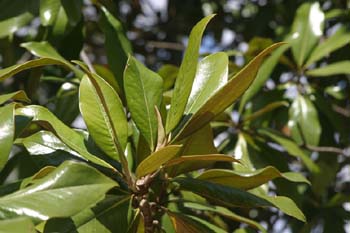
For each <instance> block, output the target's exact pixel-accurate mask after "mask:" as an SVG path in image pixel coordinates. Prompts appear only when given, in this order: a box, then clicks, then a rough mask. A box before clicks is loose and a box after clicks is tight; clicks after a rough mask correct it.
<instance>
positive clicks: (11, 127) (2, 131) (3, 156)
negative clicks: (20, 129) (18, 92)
mask: <svg viewBox="0 0 350 233" xmlns="http://www.w3.org/2000/svg"><path fill="white" fill-rule="evenodd" d="M14 107H15V106H14V104H9V105H6V106H4V107H0V116H1V121H0V148H1V149H0V171H1V170H2V168H3V167H4V166H5V164H6V162H7V160H8V157H9V155H10V152H11V148H12V143H13V139H14V134H15V124H14V121H15V120H14Z"/></svg>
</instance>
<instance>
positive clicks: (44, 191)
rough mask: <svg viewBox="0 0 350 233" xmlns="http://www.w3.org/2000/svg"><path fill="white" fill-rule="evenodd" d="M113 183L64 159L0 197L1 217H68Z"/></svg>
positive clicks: (88, 168) (83, 166)
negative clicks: (57, 165) (39, 176)
mask: <svg viewBox="0 0 350 233" xmlns="http://www.w3.org/2000/svg"><path fill="white" fill-rule="evenodd" d="M114 186H117V183H116V182H114V181H113V180H111V179H109V178H108V177H106V176H104V175H103V174H102V173H100V172H98V171H97V170H96V169H94V168H92V167H90V166H88V165H86V164H83V163H74V162H64V163H63V164H62V165H61V166H59V167H58V168H57V169H56V170H55V171H53V172H51V173H50V174H48V175H47V176H45V177H44V178H41V179H40V180H37V181H36V182H35V184H33V185H30V186H28V187H27V188H24V189H21V190H19V191H17V192H14V193H12V194H10V195H6V196H3V197H1V198H0V213H1V216H2V218H5V217H15V216H27V217H29V218H31V219H32V220H34V221H42V220H47V219H48V218H52V217H70V216H72V215H75V214H77V213H78V212H80V211H81V210H83V209H85V208H86V207H89V206H91V205H93V204H95V203H97V202H98V201H100V200H101V199H103V197H104V196H105V193H106V192H107V191H108V190H110V189H111V188H112V187H114ZM86 193H88V194H89V195H86ZM82 197H84V198H82Z"/></svg>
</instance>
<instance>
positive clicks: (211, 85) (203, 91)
mask: <svg viewBox="0 0 350 233" xmlns="http://www.w3.org/2000/svg"><path fill="white" fill-rule="evenodd" d="M227 79H228V57H227V55H226V53H223V52H220V53H214V54H211V55H209V56H207V57H205V58H204V59H203V60H201V61H200V62H199V63H198V67H197V73H196V76H195V78H194V81H193V85H192V90H191V94H190V97H189V99H188V102H187V105H186V109H185V117H186V116H191V115H193V114H195V113H196V112H197V111H198V109H199V108H200V107H201V106H203V104H204V103H205V102H206V101H207V100H208V99H209V98H210V97H211V96H212V95H213V94H214V93H215V92H216V91H217V90H218V89H219V88H220V87H222V86H223V85H225V84H226V82H227Z"/></svg>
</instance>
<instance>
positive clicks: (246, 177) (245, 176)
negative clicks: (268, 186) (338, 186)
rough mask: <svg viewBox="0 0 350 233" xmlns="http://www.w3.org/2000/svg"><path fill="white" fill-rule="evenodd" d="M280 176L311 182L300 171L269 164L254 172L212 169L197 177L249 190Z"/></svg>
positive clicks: (296, 180)
mask: <svg viewBox="0 0 350 233" xmlns="http://www.w3.org/2000/svg"><path fill="white" fill-rule="evenodd" d="M279 177H281V178H285V179H287V180H289V181H292V182H304V183H308V184H310V182H309V181H308V180H307V179H306V178H305V177H304V176H302V175H301V174H299V173H295V172H286V173H281V172H280V171H278V170H277V169H276V168H275V167H272V166H268V167H265V168H262V169H259V170H256V171H252V172H243V171H241V172H236V171H231V170H224V169H210V170H207V171H204V172H203V173H201V174H200V175H199V176H197V177H196V178H197V179H200V180H206V181H210V182H213V183H216V184H222V185H225V186H229V187H233V188H239V189H244V190H248V189H253V188H256V187H259V186H260V185H262V184H265V183H267V182H268V181H270V180H273V179H275V178H279Z"/></svg>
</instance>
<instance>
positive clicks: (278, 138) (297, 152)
mask: <svg viewBox="0 0 350 233" xmlns="http://www.w3.org/2000/svg"><path fill="white" fill-rule="evenodd" d="M258 132H259V133H260V134H263V135H266V136H268V137H270V138H271V139H272V140H274V141H275V142H277V143H278V144H280V145H281V146H282V147H283V148H284V149H285V150H286V151H287V152H288V153H289V154H290V155H292V156H295V157H297V158H300V159H301V160H302V161H303V163H304V164H305V166H306V167H307V168H308V169H309V170H310V171H312V172H317V171H318V167H317V165H316V164H315V163H314V162H313V161H312V160H311V158H310V157H309V156H308V154H307V153H306V152H305V151H303V150H302V149H301V148H300V147H299V146H298V145H297V144H296V143H295V142H294V141H292V140H291V139H289V138H286V137H284V136H282V135H280V134H279V133H278V132H275V131H273V130H269V129H259V130H258Z"/></svg>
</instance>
